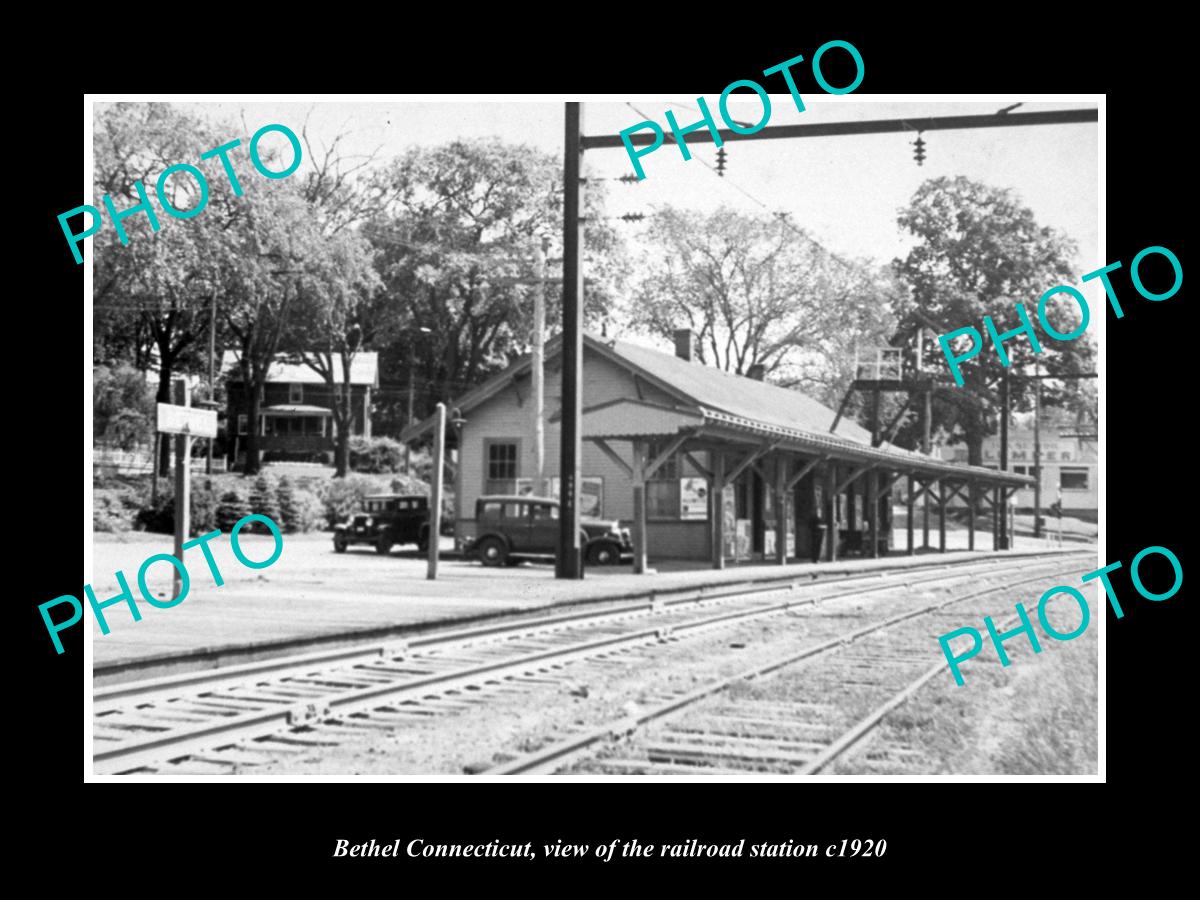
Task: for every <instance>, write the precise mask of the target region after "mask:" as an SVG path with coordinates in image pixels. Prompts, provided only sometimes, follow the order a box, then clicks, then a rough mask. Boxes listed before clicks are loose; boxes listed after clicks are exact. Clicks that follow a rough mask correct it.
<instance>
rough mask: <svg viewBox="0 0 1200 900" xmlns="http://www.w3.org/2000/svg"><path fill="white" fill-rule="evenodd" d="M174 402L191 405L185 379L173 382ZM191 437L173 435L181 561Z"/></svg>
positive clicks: (187, 527)
mask: <svg viewBox="0 0 1200 900" xmlns="http://www.w3.org/2000/svg"><path fill="white" fill-rule="evenodd" d="M175 403H176V405H178V406H191V391H190V390H189V389H188V383H187V379H185V378H180V379H179V380H178V381H176V382H175ZM191 443H192V439H191V438H190V437H189V436H188V435H186V434H177V435H175V558H176V559H177V560H179V562H180V564H182V563H183V544H184V541H186V540H187V539H188V537H189V532H190V531H191V524H192V502H191V501H192V498H191V486H192V479H191V477H190V475H191V473H190V472H189V471H188V469H189V468H190V464H191V456H192V447H191ZM180 578H181V576H180V574H179V570H178V569H176V570H175V576H174V583H175V590H174V592H173V593H172V594H171V596H172V597H178V596H179V591H180V588H181V587H182V585H181V583H180Z"/></svg>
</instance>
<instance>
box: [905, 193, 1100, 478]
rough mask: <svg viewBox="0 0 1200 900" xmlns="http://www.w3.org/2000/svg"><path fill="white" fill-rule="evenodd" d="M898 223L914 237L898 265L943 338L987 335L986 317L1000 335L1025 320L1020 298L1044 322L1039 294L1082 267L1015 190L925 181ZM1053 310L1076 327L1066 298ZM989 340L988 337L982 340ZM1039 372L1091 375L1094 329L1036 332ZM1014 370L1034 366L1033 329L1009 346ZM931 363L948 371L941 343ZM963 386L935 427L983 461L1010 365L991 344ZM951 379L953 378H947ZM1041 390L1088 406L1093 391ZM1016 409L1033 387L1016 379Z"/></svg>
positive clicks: (924, 316)
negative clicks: (965, 332) (1065, 337)
mask: <svg viewBox="0 0 1200 900" xmlns="http://www.w3.org/2000/svg"><path fill="white" fill-rule="evenodd" d="M899 223H900V226H901V228H903V229H904V230H906V231H907V232H908V233H909V234H911V235H912V236H913V237H915V238H916V244H915V245H914V246H913V248H912V250H910V251H909V253H908V255H907V256H906V257H905V258H904V259H898V260H896V261H895V266H896V269H897V271H898V273H899V274H900V275H901V276H902V277H903V278H904V280H905V281H906V282H907V283H908V284H909V285H910V286H911V290H912V300H913V303H914V305H915V309H916V311H917V312H919V314H920V317H921V321H923V322H925V323H927V324H929V325H930V326H931V327H934V326H936V328H940V331H937V333H938V334H945V333H947V332H950V331H954V330H956V329H959V328H962V327H964V326H966V325H972V326H974V327H976V328H978V329H979V330H980V332H981V333H982V332H983V323H982V320H983V317H984V316H985V315H987V316H991V317H992V319H993V320H994V322H995V323H996V327H997V329H998V330H999V331H1000V332H1004V331H1008V330H1011V329H1013V328H1016V327H1018V326H1020V324H1021V322H1020V320H1019V319H1018V317H1017V313H1016V304H1018V303H1021V304H1024V305H1025V307H1026V309H1027V310H1029V311H1030V313H1031V318H1032V319H1033V321H1034V327H1035V328H1036V327H1038V326H1037V320H1036V310H1037V303H1038V299H1039V298H1040V297H1041V296H1042V294H1043V293H1044V292H1045V291H1047V290H1048V289H1049V288H1051V287H1053V286H1055V285H1058V284H1067V285H1070V284H1073V283H1077V281H1078V277H1079V273H1080V272H1081V271H1084V270H1081V269H1079V268H1078V266H1077V265H1076V264H1075V263H1074V262H1073V257H1074V255H1075V253H1076V248H1075V246H1074V244H1073V243H1072V242H1071V241H1070V240H1069V239H1068V238H1066V237H1065V236H1064V235H1062V234H1059V233H1058V232H1056V231H1055V230H1054V229H1052V228H1048V227H1045V226H1042V225H1039V224H1038V222H1037V220H1036V219H1035V218H1034V215H1033V211H1032V210H1030V209H1029V208H1028V207H1026V206H1024V205H1023V204H1022V203H1021V201H1020V199H1019V198H1018V197H1017V196H1016V195H1015V194H1014V193H1013V192H1012V191H1009V190H1003V189H1000V188H995V187H991V186H989V185H985V184H981V183H979V182H976V181H971V180H970V179H968V178H965V177H962V176H958V177H955V178H948V177H941V178H934V179H931V180H929V181H926V182H925V183H924V184H922V185H921V186H920V187H919V188H918V189H917V192H916V194H915V195H914V197H913V199H912V202H911V203H910V204H909V205H908V207H907V208H905V209H904V210H902V211H901V213H900V216H899ZM1048 315H1049V317H1050V320H1051V322H1052V323H1053V324H1054V325H1055V328H1056V329H1057V330H1058V331H1060V332H1064V333H1066V332H1070V331H1073V330H1074V328H1075V326H1076V325H1077V324H1078V321H1079V319H1078V315H1079V313H1078V309H1077V307H1075V305H1074V303H1073V302H1072V301H1071V300H1069V299H1066V298H1063V297H1062V296H1060V297H1058V298H1056V299H1055V300H1053V301H1051V302H1050V304H1049V305H1048ZM985 340H987V339H986V337H985ZM1039 340H1040V342H1041V346H1042V348H1043V352H1042V353H1040V354H1037V355H1036V356H1037V359H1038V361H1039V362H1040V363H1041V366H1042V371H1043V372H1045V373H1048V374H1052V375H1070V374H1078V373H1082V372H1091V371H1093V370H1094V368H1095V345H1094V343H1093V342H1092V340H1091V338H1090V334H1088V333H1085V334H1084V335H1083V336H1082V337H1080V338H1078V339H1076V340H1074V341H1068V342H1065V343H1059V342H1057V341H1053V340H1050V339H1048V338H1046V337H1045V335H1044V334H1039ZM1004 348H1005V351H1006V352H1007V354H1008V356H1009V357H1010V359H1011V360H1012V363H1011V365H1012V368H1011V369H1009V370H1008V371H1009V372H1010V373H1011V372H1015V371H1020V370H1022V369H1028V370H1029V371H1032V368H1033V361H1034V357H1035V354H1034V352H1033V350H1032V347H1031V345H1030V342H1029V339H1028V337H1027V336H1026V335H1018V336H1016V337H1014V338H1010V339H1009V340H1007V341H1005V343H1004ZM928 364H929V365H930V366H931V367H932V369H933V371H935V372H936V373H939V374H941V375H948V370H946V369H945V358H944V357H943V356H942V354H941V352H940V351H939V350H938V348H937V345H936V344H934V346H933V348H932V355H931V357H930V358H929V360H928ZM962 371H963V377H964V381H965V384H964V385H963V386H962V387H960V388H951V389H949V390H946V391H942V392H940V394H939V396H938V398H937V399H936V400H935V402H934V410H933V412H934V416H933V426H934V428H935V429H936V428H941V429H943V430H944V431H945V432H947V433H950V434H952V435H953V436H954V437H957V438H960V439H962V440H963V441H965V443H966V445H967V451H968V461H969V462H970V463H971V464H972V465H980V464H982V462H983V441H984V438H985V437H987V436H988V435H990V434H994V433H995V431H996V429H997V424H998V416H999V411H1000V407H1001V400H1000V388H1001V378H1002V375H1003V374H1004V372H1005V371H1006V370H1005V367H1004V366H1002V365H1001V363H1000V359H999V357H998V356H997V354H996V353H995V352H994V350H993V349H992V346H991V342H990V341H987V345H986V346H985V347H984V349H983V350H982V352H981V353H980V354H979V356H977V357H975V358H974V359H972V360H971V362H970V363H968V364H966V365H964V366H963V369H962ZM950 383H951V384H953V382H950ZM1062 384H1063V386H1061V387H1058V386H1054V385H1053V383H1050V382H1047V383H1045V384H1044V386H1043V393H1042V402H1043V403H1048V404H1051V405H1057V404H1062V403H1067V404H1071V403H1072V402H1073V401H1072V398H1078V400H1077V402H1076V404H1075V405H1078V403H1086V402H1087V401H1086V399H1085V398H1086V392H1087V388H1081V386H1080V384H1079V382H1078V381H1074V380H1070V381H1065V382H1063V383H1062ZM1009 390H1010V397H1011V402H1012V406H1013V409H1029V408H1031V404H1032V396H1033V390H1034V388H1033V384H1032V382H1031V381H1026V380H1024V379H1018V378H1010V379H1009Z"/></svg>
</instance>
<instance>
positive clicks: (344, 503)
mask: <svg viewBox="0 0 1200 900" xmlns="http://www.w3.org/2000/svg"><path fill="white" fill-rule="evenodd" d="M380 490H381V489H380V486H379V485H378V483H376V481H375V480H374V479H371V478H365V477H363V476H360V475H347V476H346V477H345V478H334V479H333V480H332V481H330V482H329V486H328V487H327V488H326V489H325V493H324V497H323V499H324V504H325V520H326V522H327V523H328V524H329V527H330V528H332V527H333V526H334V525H336V524H337V523H338V522H340V521H342V520H343V519H345V518H346V517H347V516H349V515H350V514H351V513H353V512H354V511H355V510H358V509H362V504H363V497H364V496H365V495H367V494H377V493H380Z"/></svg>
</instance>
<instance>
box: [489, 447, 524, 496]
mask: <svg viewBox="0 0 1200 900" xmlns="http://www.w3.org/2000/svg"><path fill="white" fill-rule="evenodd" d="M486 443H487V446H486V447H485V449H484V465H485V466H486V468H485V471H484V493H486V494H511V493H513V492H514V491H515V489H516V487H515V483H516V479H517V475H518V474H519V471H518V469H519V466H518V459H519V458H520V453H519V442H518V441H515V440H496V441H487V442H486Z"/></svg>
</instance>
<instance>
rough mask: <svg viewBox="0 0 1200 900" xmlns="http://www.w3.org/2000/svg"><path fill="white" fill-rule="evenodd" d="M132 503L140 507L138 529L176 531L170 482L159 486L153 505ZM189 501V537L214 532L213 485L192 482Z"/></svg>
mask: <svg viewBox="0 0 1200 900" xmlns="http://www.w3.org/2000/svg"><path fill="white" fill-rule="evenodd" d="M132 499H133V502H135V503H137V504H138V505H139V506H140V507H141V508H140V509H138V510H137V513H136V515H135V517H134V521H135V522H136V524H137V527H138V528H140V529H142V530H143V531H153V532H157V533H159V534H171V533H173V532H174V531H175V488H174V485H173V484H172V483H171V482H170V481H168V480H163V481H160V482H159V490H158V497H157V499H156V500H155V501H154V502H153V503H151V502H150V499H149V497H146V498H145V500H140V499H139V498H136V497H134V498H132ZM190 501H191V502H190V504H189V509H188V513H189V515H188V519H189V520H190V521H189V526H190V528H191V531H192V533H193V534H204V533H205V532H208V531H212V530H213V529H214V528H216V527H217V524H216V523H217V516H216V512H217V498H216V493H215V491H214V490H213V488H212V482H211V481H209V480H207V479H205V480H204V481H203V482H196V481H193V482H192V492H191V497H190ZM94 518H95V517H94V516H93V519H94ZM234 521H236V519H235V520H234Z"/></svg>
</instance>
